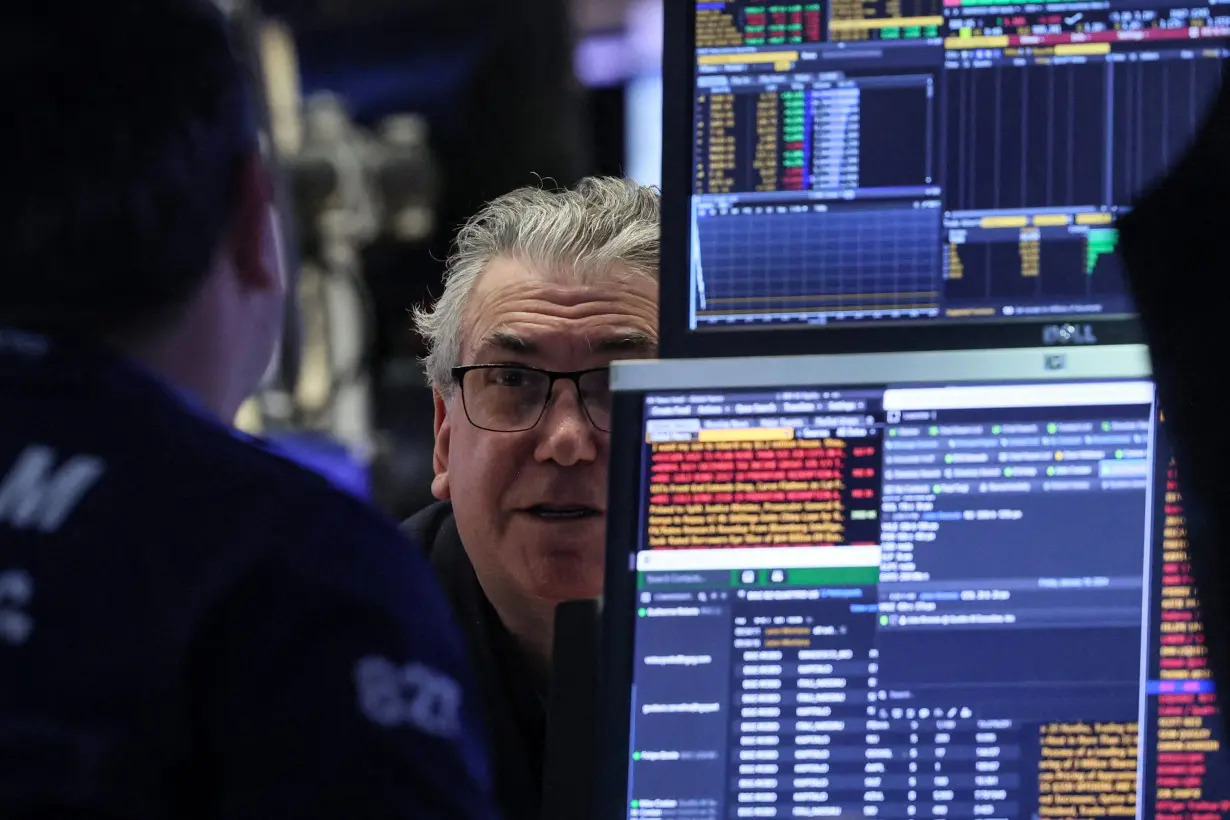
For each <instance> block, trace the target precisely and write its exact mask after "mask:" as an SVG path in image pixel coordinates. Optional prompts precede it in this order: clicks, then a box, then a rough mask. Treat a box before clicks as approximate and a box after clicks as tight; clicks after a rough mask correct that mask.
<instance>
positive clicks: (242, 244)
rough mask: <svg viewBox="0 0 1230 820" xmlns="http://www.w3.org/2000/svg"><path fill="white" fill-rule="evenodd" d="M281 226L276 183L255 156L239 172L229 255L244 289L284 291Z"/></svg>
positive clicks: (244, 162)
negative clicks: (275, 188)
mask: <svg viewBox="0 0 1230 820" xmlns="http://www.w3.org/2000/svg"><path fill="white" fill-rule="evenodd" d="M280 234H281V224H280V221H279V219H278V214H277V208H276V205H275V203H274V198H273V182H272V180H270V179H269V174H268V172H267V171H266V170H265V166H264V164H263V163H262V162H261V159H260V155H259V154H257V153H255V152H253V153H252V154H250V155H249V156H248V157H247V159H245V160H244V161H243V164H242V165H241V166H240V170H239V185H238V197H237V201H236V209H235V219H234V221H233V223H232V226H231V233H230V243H229V248H228V250H229V254H230V261H231V263H232V264H233V265H234V268H235V272H236V273H237V274H238V275H239V278H240V281H241V282H242V283H243V285H244V286H245V287H246V288H248V289H250V290H256V291H267V290H281V289H282V288H283V287H284V284H285V281H286V274H285V272H284V271H283V270H282V268H283V267H284V265H285V263H284V262H283V259H282V256H283V254H282V248H281V246H280V245H281V241H282V237H281V236H280Z"/></svg>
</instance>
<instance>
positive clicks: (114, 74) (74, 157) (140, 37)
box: [0, 0, 258, 334]
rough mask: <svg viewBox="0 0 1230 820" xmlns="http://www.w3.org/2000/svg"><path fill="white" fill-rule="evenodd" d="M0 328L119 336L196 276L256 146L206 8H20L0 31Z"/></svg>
mask: <svg viewBox="0 0 1230 820" xmlns="http://www.w3.org/2000/svg"><path fill="white" fill-rule="evenodd" d="M0 77H2V78H3V79H0V84H3V92H4V93H3V96H4V100H5V109H6V112H7V113H8V117H7V123H8V125H7V126H6V128H5V136H6V140H5V141H6V143H7V148H6V150H5V151H4V152H3V153H0V180H3V192H2V193H3V205H2V206H0V208H2V210H0V323H16V324H23V325H28V326H52V327H64V328H65V329H72V330H74V331H77V332H84V333H91V334H93V333H98V334H107V333H115V332H129V331H132V330H134V329H137V328H140V327H141V326H143V325H145V324H146V323H153V322H157V321H160V320H162V319H163V318H166V317H167V316H168V314H171V313H173V312H174V311H175V309H176V308H177V307H179V306H180V305H182V304H183V303H184V302H185V301H187V300H188V299H189V298H190V297H191V296H192V295H193V294H194V292H195V291H196V289H197V288H198V287H199V286H200V285H201V283H202V282H203V281H204V279H205V278H206V276H207V275H208V273H209V271H210V269H211V265H212V262H213V260H214V258H215V254H216V251H217V248H218V244H219V242H220V240H221V239H222V237H223V236H224V233H225V231H226V229H227V226H228V224H229V222H230V219H231V216H232V212H233V206H234V202H235V198H236V195H237V187H238V183H239V176H240V171H241V167H242V163H243V162H244V160H245V159H246V158H247V157H249V156H250V155H251V153H252V151H254V150H255V149H256V147H257V139H258V136H257V129H256V120H255V118H254V112H253V109H252V105H251V99H250V97H249V85H248V77H247V76H246V74H245V71H244V68H243V66H242V63H241V62H240V61H239V59H238V58H237V53H236V51H235V50H234V48H233V46H232V43H231V42H230V38H229V36H228V28H227V23H226V20H225V18H224V17H223V16H222V14H221V13H220V12H219V11H218V10H217V9H216V8H215V7H214V5H213V4H212V3H210V2H208V0H117V1H116V2H108V3H72V4H67V6H66V5H65V4H61V3H54V2H52V3H45V4H21V5H20V7H19V8H17V9H14V11H13V12H12V13H11V14H9V15H6V18H5V21H4V24H3V26H0Z"/></svg>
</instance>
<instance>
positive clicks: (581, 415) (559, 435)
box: [534, 381, 598, 467]
mask: <svg viewBox="0 0 1230 820" xmlns="http://www.w3.org/2000/svg"><path fill="white" fill-rule="evenodd" d="M538 430H539V440H538V446H537V448H536V449H535V451H534V457H535V458H537V459H538V460H539V461H554V462H555V463H557V464H559V465H561V466H564V467H571V466H572V465H574V464H579V463H584V462H589V461H594V460H595V459H596V458H597V457H598V428H596V427H594V425H593V424H592V423H591V422H590V420H589V416H588V415H587V414H586V412H585V408H584V407H583V406H582V404H581V397H580V395H579V394H578V393H577V387H576V385H575V384H570V383H567V382H562V381H561V382H557V383H556V384H555V389H554V390H552V391H551V397H550V399H548V401H547V410H546V412H545V413H544V414H543V417H542V420H541V421H540V422H539V423H538Z"/></svg>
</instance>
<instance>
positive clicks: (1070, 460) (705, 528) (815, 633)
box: [627, 29, 1230, 820]
mask: <svg viewBox="0 0 1230 820" xmlns="http://www.w3.org/2000/svg"><path fill="white" fill-rule="evenodd" d="M787 31H789V30H787ZM805 32H806V29H804V34H803V35H801V36H806V34H805ZM787 36H789V35H788V34H787ZM646 417H647V421H646V427H645V432H646V444H645V452H644V458H643V468H644V469H643V474H644V492H643V494H642V510H641V516H642V528H641V529H642V543H641V545H640V548H639V550H638V551H637V554H636V565H637V573H636V576H637V597H638V600H637V603H636V606H637V611H636V613H635V615H636V620H635V622H636V626H635V646H636V651H635V655H634V660H635V668H634V676H633V687H632V699H631V700H632V703H631V707H632V715H631V727H632V731H631V733H630V740H629V749H628V754H629V764H628V765H629V789H628V813H627V816H628V818H630V820H642V819H643V818H661V820H676V819H678V818H688V820H719V819H723V820H724V818H757V817H796V818H797V817H862V818H892V820H908V819H909V818H954V819H955V818H963V819H965V818H993V819H995V820H1017V819H1019V818H1114V817H1137V816H1141V817H1148V818H1156V820H1213V818H1221V817H1225V816H1227V815H1228V814H1230V768H1228V767H1227V759H1226V758H1225V757H1224V755H1223V753H1222V749H1221V743H1222V738H1221V732H1220V728H1219V725H1218V720H1219V718H1218V713H1217V704H1216V701H1215V697H1214V693H1213V687H1212V682H1211V679H1210V674H1209V670H1208V669H1207V666H1206V658H1205V649H1204V644H1203V633H1202V629H1201V622H1200V619H1199V616H1198V613H1197V611H1196V602H1195V600H1194V598H1193V592H1192V581H1191V578H1190V577H1189V575H1188V572H1189V564H1188V554H1187V543H1186V529H1185V522H1184V510H1183V499H1182V496H1181V494H1180V492H1179V490H1178V487H1177V484H1176V480H1175V476H1174V472H1173V467H1172V465H1171V464H1170V457H1169V454H1168V453H1167V452H1166V450H1165V444H1164V441H1163V439H1162V438H1161V437H1159V436H1158V428H1159V426H1160V424H1161V416H1160V415H1159V414H1158V411H1157V408H1156V406H1155V403H1154V393H1153V387H1152V385H1151V384H1150V383H1148V382H1140V381H1130V382H1106V383H1097V382H1091V383H1068V384H1048V385H1041V386H1039V385H1032V386H1028V387H1021V386H1013V385H984V386H967V387H950V388H948V389H933V388H886V389H867V388H858V389H848V390H847V389H817V390H814V391H806V390H804V391H800V390H792V391H788V392H787V391H779V392H766V391H758V392H721V393H716V394H712V395H695V394H677V395H665V394H656V395H650V396H649V398H648V399H647V403H646ZM1138 812H1139V814H1138Z"/></svg>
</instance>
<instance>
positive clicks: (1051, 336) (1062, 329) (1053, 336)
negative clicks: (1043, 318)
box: [1042, 325, 1098, 345]
mask: <svg viewBox="0 0 1230 820" xmlns="http://www.w3.org/2000/svg"><path fill="white" fill-rule="evenodd" d="M1097 343H1098V337H1097V336H1095V335H1094V333H1093V325H1047V326H1046V327H1044V328H1042V344H1045V345H1096V344H1097Z"/></svg>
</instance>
